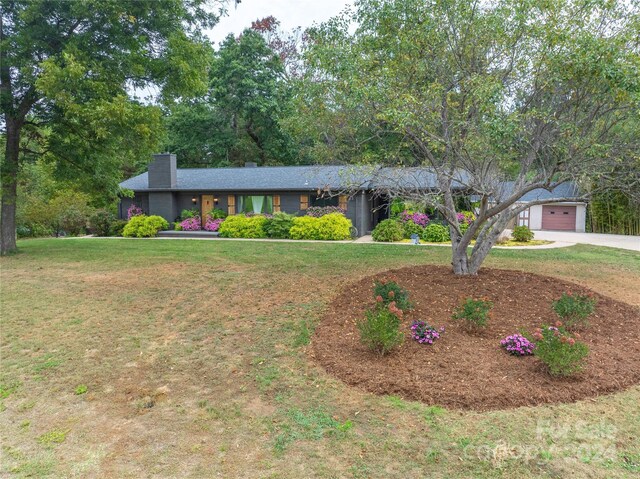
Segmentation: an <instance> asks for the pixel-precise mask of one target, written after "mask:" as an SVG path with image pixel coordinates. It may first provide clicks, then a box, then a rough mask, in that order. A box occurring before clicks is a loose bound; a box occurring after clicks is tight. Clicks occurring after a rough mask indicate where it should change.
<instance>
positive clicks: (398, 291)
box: [373, 281, 413, 311]
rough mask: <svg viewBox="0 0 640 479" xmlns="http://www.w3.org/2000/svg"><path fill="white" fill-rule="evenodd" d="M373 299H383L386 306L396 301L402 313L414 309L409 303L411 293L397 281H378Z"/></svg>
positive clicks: (375, 284)
mask: <svg viewBox="0 0 640 479" xmlns="http://www.w3.org/2000/svg"><path fill="white" fill-rule="evenodd" d="M373 297H374V298H376V299H377V298H378V297H380V298H382V303H383V304H385V305H388V304H389V303H391V302H392V301H395V302H396V306H397V307H398V308H399V309H401V310H402V311H408V310H410V309H412V308H413V305H412V304H411V302H410V301H409V291H407V290H406V289H404V288H403V287H402V286H400V285H399V284H398V283H396V282H395V281H387V282H381V281H376V282H375V283H374V286H373Z"/></svg>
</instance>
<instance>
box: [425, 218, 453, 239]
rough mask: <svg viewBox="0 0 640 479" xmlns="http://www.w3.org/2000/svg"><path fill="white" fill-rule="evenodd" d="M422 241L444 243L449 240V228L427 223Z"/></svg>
mask: <svg viewBox="0 0 640 479" xmlns="http://www.w3.org/2000/svg"><path fill="white" fill-rule="evenodd" d="M422 239H423V240H425V241H427V242H429V243H445V242H447V241H449V240H450V239H451V237H450V236H449V228H448V227H447V226H444V225H441V224H439V223H429V224H428V225H427V226H425V228H424V232H423V233H422Z"/></svg>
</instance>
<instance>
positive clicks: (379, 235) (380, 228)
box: [371, 219, 404, 243]
mask: <svg viewBox="0 0 640 479" xmlns="http://www.w3.org/2000/svg"><path fill="white" fill-rule="evenodd" d="M371 237H372V238H373V241H381V242H385V243H392V242H394V241H400V240H402V238H404V229H403V227H402V223H400V221H398V220H394V219H388V220H383V221H381V222H380V223H378V224H377V226H376V227H375V228H374V229H373V231H372V233H371Z"/></svg>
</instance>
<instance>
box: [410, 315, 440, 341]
mask: <svg viewBox="0 0 640 479" xmlns="http://www.w3.org/2000/svg"><path fill="white" fill-rule="evenodd" d="M441 334H444V326H443V327H441V328H439V329H436V328H434V327H433V326H429V325H428V324H427V323H425V322H424V321H414V322H413V323H412V324H411V337H412V338H413V339H415V340H416V341H418V342H419V343H420V344H433V342H434V341H435V340H436V339H440V335H441Z"/></svg>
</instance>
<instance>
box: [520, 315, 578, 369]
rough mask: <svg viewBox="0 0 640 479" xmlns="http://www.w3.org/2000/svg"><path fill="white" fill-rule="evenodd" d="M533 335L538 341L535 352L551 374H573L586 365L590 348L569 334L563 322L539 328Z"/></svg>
mask: <svg viewBox="0 0 640 479" xmlns="http://www.w3.org/2000/svg"><path fill="white" fill-rule="evenodd" d="M575 336H576V337H578V338H579V337H580V336H579V335H578V334H575ZM532 337H533V339H534V340H535V341H536V347H535V349H534V351H533V354H534V355H535V356H536V357H537V358H538V359H540V360H541V361H542V362H543V363H544V364H545V365H546V366H547V368H548V371H549V373H550V374H551V375H553V376H571V375H573V374H576V373H579V372H580V371H582V370H583V369H584V368H585V367H586V360H587V356H588V355H589V348H588V347H587V345H586V344H584V343H582V342H580V341H576V340H575V339H574V338H573V337H571V336H569V334H568V333H567V331H566V330H564V329H563V328H562V323H561V322H559V321H558V322H557V323H556V326H545V327H542V328H537V329H536V330H535V331H534V333H533V334H532Z"/></svg>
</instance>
